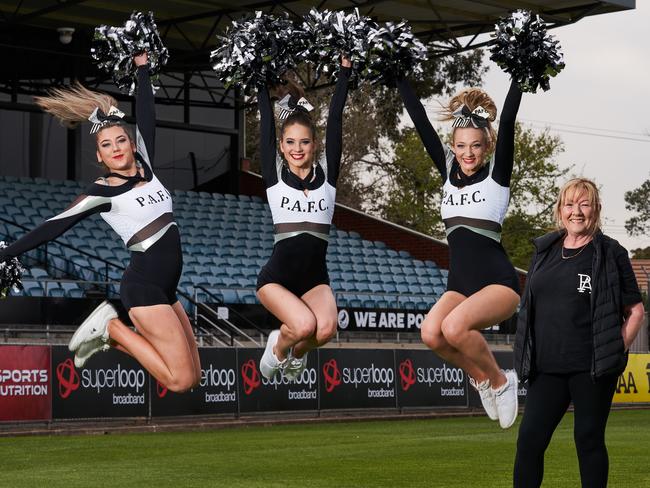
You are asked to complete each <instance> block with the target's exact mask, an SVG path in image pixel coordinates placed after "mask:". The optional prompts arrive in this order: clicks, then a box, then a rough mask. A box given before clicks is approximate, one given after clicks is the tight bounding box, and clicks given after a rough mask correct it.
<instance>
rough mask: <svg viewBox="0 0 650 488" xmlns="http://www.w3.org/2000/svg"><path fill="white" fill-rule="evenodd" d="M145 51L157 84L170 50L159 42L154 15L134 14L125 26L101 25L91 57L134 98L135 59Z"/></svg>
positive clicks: (124, 91)
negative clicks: (134, 57)
mask: <svg viewBox="0 0 650 488" xmlns="http://www.w3.org/2000/svg"><path fill="white" fill-rule="evenodd" d="M145 51H146V52H147V55H148V58H149V74H150V76H151V78H152V82H154V81H155V80H156V79H157V75H158V73H160V70H161V68H162V67H163V66H164V65H165V64H167V61H168V60H169V51H167V48H166V47H165V46H164V45H163V43H162V40H161V39H160V35H159V34H158V28H157V27H156V23H155V21H154V19H153V13H151V12H148V13H142V12H133V13H132V14H131V17H130V18H129V20H127V21H126V23H125V24H124V27H111V26H107V25H100V26H99V27H97V28H95V36H94V38H93V41H92V46H91V48H90V56H91V57H92V59H93V61H95V63H96V64H97V66H99V68H101V69H103V70H104V71H106V72H107V73H108V74H110V75H111V76H112V77H113V81H114V82H115V84H116V85H117V87H118V89H119V90H120V91H122V92H123V93H128V94H129V95H133V93H134V92H135V84H136V66H135V64H134V63H133V56H136V55H138V54H142V53H143V52H145Z"/></svg>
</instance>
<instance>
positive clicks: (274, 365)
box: [260, 330, 289, 380]
mask: <svg viewBox="0 0 650 488" xmlns="http://www.w3.org/2000/svg"><path fill="white" fill-rule="evenodd" d="M278 337H280V330H274V331H273V332H271V333H270V334H269V338H268V339H267V341H266V348H265V349H264V354H262V359H260V373H262V376H264V377H265V378H266V379H267V380H270V379H271V378H273V377H274V376H275V373H277V372H278V371H279V370H280V369H284V368H285V367H286V365H287V364H288V362H289V357H286V358H284V360H282V361H280V360H279V359H278V358H277V357H276V355H275V354H274V353H273V348H274V347H275V345H276V344H277V342H278Z"/></svg>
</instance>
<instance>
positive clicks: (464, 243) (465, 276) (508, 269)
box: [447, 227, 521, 297]
mask: <svg viewBox="0 0 650 488" xmlns="http://www.w3.org/2000/svg"><path fill="white" fill-rule="evenodd" d="M447 240H448V242H449V276H448V277H447V290H449V291H456V292H458V293H461V294H462V295H465V296H466V297H468V296H470V295H473V294H474V293H476V292H477V291H479V290H481V289H483V288H485V287H486V286H488V285H503V286H507V287H508V288H510V289H512V290H514V292H515V293H517V295H521V290H520V287H519V278H518V277H517V273H516V271H515V268H514V266H513V265H512V263H511V262H510V260H509V259H508V255H507V254H506V251H505V249H504V248H503V246H502V245H501V243H500V242H497V241H495V240H494V239H491V238H489V237H487V236H484V235H481V234H478V233H476V232H474V231H471V230H469V229H467V228H464V227H460V228H458V229H455V230H454V231H453V232H452V233H451V234H450V235H449V237H448V239H447Z"/></svg>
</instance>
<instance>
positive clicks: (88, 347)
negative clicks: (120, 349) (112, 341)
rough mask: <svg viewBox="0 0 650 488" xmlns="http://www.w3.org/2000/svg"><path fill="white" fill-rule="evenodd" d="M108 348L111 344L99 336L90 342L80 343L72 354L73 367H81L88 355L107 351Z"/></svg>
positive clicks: (88, 357)
mask: <svg viewBox="0 0 650 488" xmlns="http://www.w3.org/2000/svg"><path fill="white" fill-rule="evenodd" d="M110 348H111V346H110V345H109V344H108V343H106V342H104V339H102V338H101V337H100V338H99V339H94V340H92V341H90V342H84V343H82V344H81V345H80V346H79V349H77V352H76V354H75V355H74V365H75V367H77V368H79V369H81V368H83V367H84V365H85V364H86V361H88V360H89V359H90V357H91V356H93V355H94V354H95V353H98V352H104V351H108V350H109V349H110Z"/></svg>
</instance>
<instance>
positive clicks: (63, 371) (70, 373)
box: [56, 358, 81, 399]
mask: <svg viewBox="0 0 650 488" xmlns="http://www.w3.org/2000/svg"><path fill="white" fill-rule="evenodd" d="M56 378H57V380H58V381H59V396H60V397H61V398H64V399H65V398H68V397H69V396H70V394H71V393H72V392H73V391H75V390H78V389H79V385H80V384H81V383H80V381H79V374H78V373H77V370H76V369H75V367H74V363H73V362H72V359H70V358H68V359H66V360H65V361H63V362H62V363H60V364H59V365H57V367H56Z"/></svg>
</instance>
